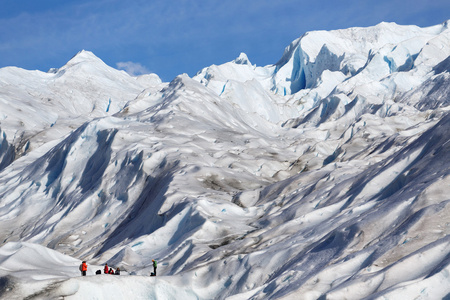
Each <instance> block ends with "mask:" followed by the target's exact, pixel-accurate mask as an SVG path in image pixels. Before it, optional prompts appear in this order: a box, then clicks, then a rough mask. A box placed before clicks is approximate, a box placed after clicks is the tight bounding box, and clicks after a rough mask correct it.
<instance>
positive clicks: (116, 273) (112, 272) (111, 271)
mask: <svg viewBox="0 0 450 300" xmlns="http://www.w3.org/2000/svg"><path fill="white" fill-rule="evenodd" d="M108 268H109V267H108V264H105V267H104V268H103V273H105V274H112V275H120V268H119V267H117V269H116V271H115V272H114V270H113V268H109V270H108ZM95 274H97V275H100V274H102V271H100V270H98V271H97V272H96V273H95Z"/></svg>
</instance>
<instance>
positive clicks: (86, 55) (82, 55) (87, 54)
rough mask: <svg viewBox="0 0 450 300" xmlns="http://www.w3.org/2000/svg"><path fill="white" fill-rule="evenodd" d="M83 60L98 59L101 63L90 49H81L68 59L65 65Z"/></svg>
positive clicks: (98, 59)
mask: <svg viewBox="0 0 450 300" xmlns="http://www.w3.org/2000/svg"><path fill="white" fill-rule="evenodd" d="M85 61H90V62H92V61H99V62H102V63H103V61H102V60H101V59H100V58H98V57H97V56H96V55H95V54H94V53H92V52H91V51H86V50H81V51H79V52H78V53H77V54H75V55H74V56H73V57H72V58H71V59H70V60H69V62H68V63H67V65H75V64H78V63H81V62H85Z"/></svg>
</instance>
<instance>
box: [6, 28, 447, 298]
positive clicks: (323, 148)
mask: <svg viewBox="0 0 450 300" xmlns="http://www.w3.org/2000/svg"><path fill="white" fill-rule="evenodd" d="M449 86H450V30H449V28H448V22H445V23H443V24H439V25H436V26H432V27H427V28H420V27H417V26H400V25H397V24H394V23H381V24H378V25H376V26H373V27H368V28H349V29H342V30H335V31H314V32H308V33H305V34H304V35H303V36H302V37H300V38H299V39H297V40H295V41H293V42H292V43H291V45H289V46H288V47H287V48H286V50H285V52H284V54H283V55H282V57H281V59H280V60H279V61H278V62H277V63H275V64H273V65H268V66H264V67H259V66H256V65H253V64H252V63H251V60H250V59H249V58H248V57H247V56H246V55H245V54H244V53H241V54H240V55H239V57H238V58H236V59H235V60H233V61H231V62H228V63H225V64H222V65H213V66H210V67H207V68H204V69H202V70H200V71H199V72H198V73H197V74H196V75H195V76H193V77H192V78H191V77H189V76H188V75H186V74H182V75H179V76H177V77H176V78H174V80H173V81H172V82H170V83H169V82H162V81H161V80H160V79H159V77H158V76H157V75H156V74H148V75H142V76H139V77H133V76H130V75H128V74H126V73H125V72H123V71H118V70H116V69H113V68H111V67H109V66H107V65H106V64H105V63H104V62H102V61H101V59H100V58H98V57H96V56H95V55H94V54H93V53H91V52H89V51H81V52H79V53H78V54H77V55H75V56H74V57H73V58H72V59H71V60H70V61H69V62H68V63H67V64H66V65H65V66H63V67H61V68H58V69H52V70H50V71H49V72H47V73H45V72H41V71H28V70H23V69H19V68H16V67H7V68H2V69H0V228H1V229H2V230H1V231H0V241H1V244H0V298H2V299H61V298H64V299H109V298H111V297H119V298H123V299H228V300H240V299H255V300H256V299H449V298H450V235H449V233H450V197H449V194H450V171H449V170H450V113H449V108H450V96H449V95H450V90H449ZM152 259H155V260H156V261H157V262H158V269H157V270H158V271H157V276H150V275H151V273H152V272H153V271H154V269H153V266H152ZM82 260H86V261H87V264H88V271H87V276H86V277H83V276H81V273H80V271H79V265H80V263H81V261H82ZM105 263H108V265H109V266H111V267H113V268H114V269H116V268H118V267H119V268H120V269H121V270H122V271H121V275H118V276H117V275H109V274H101V275H96V274H95V272H96V271H97V270H102V268H103V266H104V264H105Z"/></svg>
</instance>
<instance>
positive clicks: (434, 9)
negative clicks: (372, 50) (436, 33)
mask: <svg viewBox="0 0 450 300" xmlns="http://www.w3.org/2000/svg"><path fill="white" fill-rule="evenodd" d="M448 19H450V1H448V0H433V1H424V0H412V1H406V0H378V1H364V0H363V1H350V0H342V1H341V0H325V1H320V0H314V1H313V0H310V1H301V0H300V1H298V0H297V1H294V0H279V1H274V0H220V1H216V0H127V1H123V0H95V1H87V0H78V1H72V0H0V67H5V66H17V67H20V68H24V69H28V70H34V69H38V70H41V71H47V70H48V69H50V68H59V67H61V66H63V65H64V64H65V63H66V62H67V61H68V60H69V59H70V58H71V57H73V56H74V55H75V54H76V53H77V52H78V51H80V50H83V49H84V50H89V51H92V52H93V53H94V54H95V55H96V56H98V57H99V58H100V59H102V60H103V61H104V62H105V63H106V64H108V65H110V66H112V67H114V68H129V69H128V70H129V71H130V72H135V74H139V73H147V72H153V73H156V74H158V75H159V76H160V77H161V78H162V79H163V80H164V81H170V80H172V79H173V78H174V77H175V76H177V75H179V74H181V73H187V74H188V75H189V76H193V75H195V73H196V72H197V71H199V70H201V69H202V68H204V67H207V66H210V65H212V64H216V65H218V64H222V63H225V62H228V61H231V60H233V59H234V58H236V57H237V56H238V55H239V53H240V52H245V53H246V54H247V55H248V57H249V59H250V61H251V62H252V63H253V64H257V65H259V66H265V65H269V64H274V63H276V62H277V61H278V59H280V58H281V55H282V53H283V51H284V48H285V47H287V46H288V45H289V44H290V43H291V42H292V41H293V40H294V39H296V38H298V37H300V36H301V35H302V34H304V33H305V32H307V31H312V30H332V29H343V28H349V27H354V26H358V27H367V26H373V25H376V24H378V23H380V22H382V21H386V22H396V23H397V24H402V25H418V26H420V27H426V26H431V25H437V24H440V23H442V22H444V21H446V20H448Z"/></svg>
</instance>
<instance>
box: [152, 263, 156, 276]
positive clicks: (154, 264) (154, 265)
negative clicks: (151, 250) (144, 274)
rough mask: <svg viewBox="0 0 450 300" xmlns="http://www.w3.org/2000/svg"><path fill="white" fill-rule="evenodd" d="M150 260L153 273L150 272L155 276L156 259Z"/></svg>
mask: <svg viewBox="0 0 450 300" xmlns="http://www.w3.org/2000/svg"><path fill="white" fill-rule="evenodd" d="M152 262H153V273H152V276H156V267H157V264H156V260H154V259H152Z"/></svg>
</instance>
